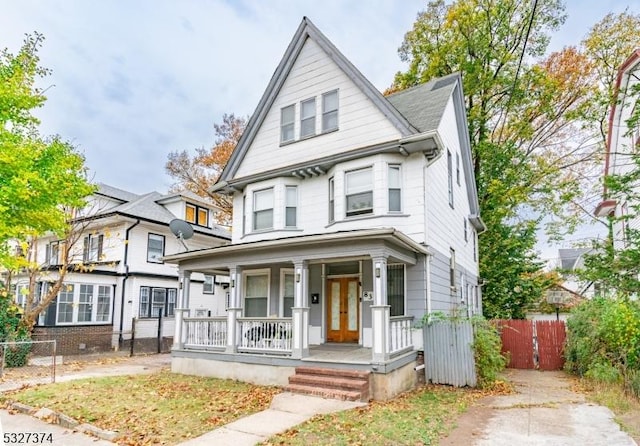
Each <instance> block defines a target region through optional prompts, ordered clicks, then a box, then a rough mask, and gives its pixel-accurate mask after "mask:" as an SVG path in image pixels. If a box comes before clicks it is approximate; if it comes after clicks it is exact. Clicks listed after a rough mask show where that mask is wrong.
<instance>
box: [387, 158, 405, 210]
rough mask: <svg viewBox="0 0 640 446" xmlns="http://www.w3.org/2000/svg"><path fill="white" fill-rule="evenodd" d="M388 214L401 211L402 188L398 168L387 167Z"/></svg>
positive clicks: (393, 166) (395, 166)
mask: <svg viewBox="0 0 640 446" xmlns="http://www.w3.org/2000/svg"><path fill="white" fill-rule="evenodd" d="M388 181H389V184H388V186H389V212H400V211H401V210H402V186H401V179H400V166H397V165H390V166H389V178H388Z"/></svg>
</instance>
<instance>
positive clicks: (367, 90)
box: [219, 17, 416, 181]
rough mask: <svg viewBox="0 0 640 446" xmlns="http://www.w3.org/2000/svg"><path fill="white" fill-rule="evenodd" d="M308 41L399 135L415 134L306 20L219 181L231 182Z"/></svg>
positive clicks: (277, 69)
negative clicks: (340, 71) (376, 108)
mask: <svg viewBox="0 0 640 446" xmlns="http://www.w3.org/2000/svg"><path fill="white" fill-rule="evenodd" d="M307 39H312V40H313V41H314V42H315V43H317V44H318V46H320V48H322V50H323V51H324V52H325V53H326V54H327V56H328V57H329V58H330V59H331V60H332V61H333V62H334V63H335V64H336V65H337V66H338V67H339V68H340V69H341V70H342V71H343V72H344V73H345V74H346V75H347V76H348V77H349V78H350V79H351V81H353V83H354V84H356V85H357V86H358V87H359V88H360V90H362V92H363V93H364V94H365V95H366V96H367V98H369V99H370V100H371V102H372V103H373V104H374V105H375V106H376V107H378V109H379V110H380V111H381V112H382V114H383V115H384V116H386V117H387V119H389V121H390V122H391V123H392V124H393V125H394V126H395V127H396V128H397V129H398V131H399V132H400V134H401V135H403V136H409V135H411V134H414V133H416V129H415V128H414V127H413V126H412V125H411V123H410V122H409V121H408V120H407V119H406V117H404V116H403V115H402V114H401V113H400V112H399V111H398V110H397V109H396V108H395V107H393V106H392V105H391V103H389V101H387V100H386V99H385V98H384V96H382V93H380V92H379V91H378V90H377V89H376V88H375V87H374V86H373V85H372V84H371V82H369V80H368V79H367V78H365V77H364V76H363V75H362V73H360V71H358V69H357V68H356V67H355V66H354V65H353V64H352V63H351V62H349V60H348V59H347V58H346V57H344V55H343V54H342V53H341V52H340V51H339V50H338V49H337V48H336V47H335V46H334V45H333V43H331V42H330V41H329V39H327V37H326V36H325V35H324V34H322V33H321V32H320V30H319V29H318V28H316V26H315V25H314V24H313V23H311V20H309V19H308V18H307V17H303V18H302V22H301V23H300V26H298V29H297V31H296V33H295V34H294V36H293V39H292V40H291V43H290V44H289V46H288V47H287V50H286V51H285V53H284V56H283V57H282V60H281V61H280V63H279V64H278V67H277V68H276V70H275V72H274V73H273V76H272V77H271V80H270V81H269V85H267V88H266V90H265V92H264V94H263V95H262V98H261V99H260V102H258V106H257V107H256V110H255V111H254V112H253V115H251V118H250V119H249V122H248V123H247V127H246V128H245V131H244V132H243V134H242V137H241V138H240V141H238V145H237V146H236V148H235V150H234V151H233V153H232V154H231V157H230V158H229V162H228V163H227V165H226V166H225V168H224V170H223V171H222V174H221V175H220V179H219V181H226V180H228V179H230V178H233V176H234V175H235V173H236V172H237V170H238V168H239V167H240V164H241V162H242V160H243V159H244V157H245V155H246V153H247V151H248V149H249V147H250V146H251V143H252V142H253V140H254V138H255V137H256V135H257V133H258V130H259V129H260V126H261V125H262V123H263V122H264V119H265V117H266V115H267V113H268V111H269V110H270V109H271V106H272V105H273V102H274V101H275V100H276V97H277V96H278V93H279V92H280V90H281V88H282V86H283V85H284V82H285V81H286V79H287V77H288V76H289V72H290V71H291V69H292V68H293V65H294V63H295V61H296V59H297V58H298V55H299V54H300V51H302V47H303V46H304V44H305V42H306V40H307Z"/></svg>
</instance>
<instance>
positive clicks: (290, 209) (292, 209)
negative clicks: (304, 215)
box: [284, 186, 298, 228]
mask: <svg viewBox="0 0 640 446" xmlns="http://www.w3.org/2000/svg"><path fill="white" fill-rule="evenodd" d="M297 203H298V188H297V187H296V186H286V187H285V216H284V220H285V221H284V225H285V227H287V228H295V227H296V225H297V221H296V220H297V213H298V208H297V206H298V205H297Z"/></svg>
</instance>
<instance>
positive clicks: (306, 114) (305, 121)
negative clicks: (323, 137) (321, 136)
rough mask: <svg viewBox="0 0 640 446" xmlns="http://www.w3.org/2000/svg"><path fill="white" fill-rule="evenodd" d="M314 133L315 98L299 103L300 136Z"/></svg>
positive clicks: (304, 136) (303, 136)
mask: <svg viewBox="0 0 640 446" xmlns="http://www.w3.org/2000/svg"><path fill="white" fill-rule="evenodd" d="M315 134H316V98H311V99H307V100H306V101H302V103H301V104H300V138H306V137H308V136H313V135H315Z"/></svg>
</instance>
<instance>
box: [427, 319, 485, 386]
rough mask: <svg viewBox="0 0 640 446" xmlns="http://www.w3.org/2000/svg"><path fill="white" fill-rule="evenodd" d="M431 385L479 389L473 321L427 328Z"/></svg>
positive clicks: (437, 322) (433, 325)
mask: <svg viewBox="0 0 640 446" xmlns="http://www.w3.org/2000/svg"><path fill="white" fill-rule="evenodd" d="M423 334H424V363H425V376H426V379H427V382H429V381H431V382H432V383H434V384H449V385H452V386H456V387H463V386H470V387H475V386H476V366H475V361H474V358H473V348H472V346H471V344H472V343H473V325H472V324H471V321H456V322H453V321H435V322H431V323H429V324H428V325H426V326H425V327H424V328H423Z"/></svg>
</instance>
